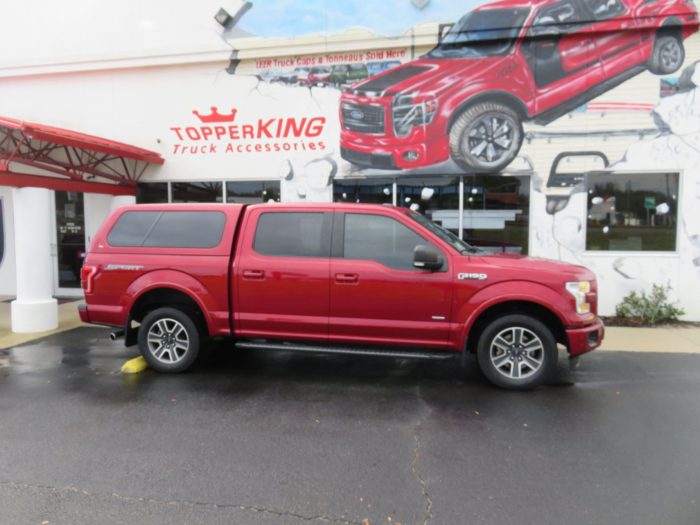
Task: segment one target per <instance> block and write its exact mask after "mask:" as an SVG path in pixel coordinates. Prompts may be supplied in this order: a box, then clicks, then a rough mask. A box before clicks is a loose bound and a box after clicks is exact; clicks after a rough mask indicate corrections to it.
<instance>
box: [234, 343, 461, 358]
mask: <svg viewBox="0 0 700 525" xmlns="http://www.w3.org/2000/svg"><path fill="white" fill-rule="evenodd" d="M235 345H236V348H246V349H248V350H282V351H285V352H299V353H308V354H330V355H360V356H371V357H393V358H395V359H424V360H433V361H441V360H445V359H452V358H454V357H455V356H456V355H457V354H456V353H455V352H451V351H449V350H436V351H433V352H426V351H415V352H412V351H402V350H386V349H373V348H362V347H351V346H313V345H303V344H293V343H288V344H285V343H256V342H252V341H239V342H237V343H236V344H235Z"/></svg>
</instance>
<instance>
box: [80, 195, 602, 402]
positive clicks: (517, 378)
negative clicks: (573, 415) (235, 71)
mask: <svg viewBox="0 0 700 525" xmlns="http://www.w3.org/2000/svg"><path fill="white" fill-rule="evenodd" d="M81 279H82V286H83V289H84V292H85V299H86V302H87V304H83V305H81V306H80V308H79V309H80V316H81V319H82V320H83V321H84V322H87V323H95V324H101V325H108V326H114V327H117V328H118V331H117V332H113V334H115V337H116V336H121V335H124V336H125V342H126V345H127V346H130V345H134V344H137V343H138V345H139V348H140V350H141V352H142V354H143V356H144V358H145V359H146V360H147V361H148V364H149V365H150V366H151V367H152V368H153V369H155V370H157V371H161V372H182V371H184V370H186V369H187V368H188V367H190V365H192V363H193V362H194V360H195V359H196V357H197V354H198V352H199V350H200V347H201V346H202V345H203V344H204V342H205V340H206V338H207V337H216V336H226V337H230V338H232V339H233V344H234V345H235V346H237V347H242V348H265V349H279V350H290V351H299V352H320V353H335V354H358V355H382V356H394V357H399V358H406V359H408V358H424V359H443V358H449V357H452V356H455V355H457V354H462V355H466V354H467V353H469V352H472V353H475V354H476V355H477V359H478V362H479V365H480V367H481V369H482V370H483V372H484V374H485V375H486V376H487V378H488V379H489V380H490V381H491V382H493V383H494V384H496V385H498V386H501V387H504V388H512V389H525V388H532V387H535V386H537V385H538V384H540V383H542V381H543V380H545V378H546V377H547V375H548V374H549V373H550V372H551V371H552V369H553V367H554V366H555V364H556V360H557V355H558V349H557V343H559V344H562V345H564V346H566V347H567V349H568V352H569V354H570V355H571V356H572V357H575V356H579V355H580V354H583V353H585V352H588V351H590V350H593V349H594V348H596V347H598V346H599V345H600V343H601V340H602V338H603V330H604V328H603V324H602V322H601V321H600V320H599V319H598V317H597V316H596V295H597V289H596V280H595V276H594V274H593V273H592V272H590V271H589V270H587V269H586V268H583V267H581V266H574V265H570V264H564V263H560V262H555V261H549V260H544V259H535V258H529V257H524V256H520V255H493V254H487V253H483V252H481V251H479V250H478V249H477V248H474V247H472V246H470V245H469V244H467V243H465V242H463V241H461V240H460V239H459V238H457V237H456V236H455V235H453V234H452V233H450V232H448V231H446V230H443V229H442V228H440V227H438V226H436V225H435V224H434V223H432V222H431V221H430V220H428V219H427V218H426V217H424V216H423V215H420V214H418V213H414V212H412V211H410V210H407V209H403V208H396V207H390V206H380V205H361V204H260V205H252V206H246V205H238V204H196V205H195V204H179V205H155V204H154V205H139V206H126V207H122V208H119V209H118V210H116V211H114V212H113V213H112V215H111V216H110V217H109V218H108V219H107V220H106V221H105V223H104V224H103V225H102V227H101V229H100V231H99V232H98V233H97V235H96V236H95V237H94V239H93V241H92V244H91V246H90V250H89V252H88V255H87V258H86V259H85V264H84V266H83V269H82V274H81Z"/></svg>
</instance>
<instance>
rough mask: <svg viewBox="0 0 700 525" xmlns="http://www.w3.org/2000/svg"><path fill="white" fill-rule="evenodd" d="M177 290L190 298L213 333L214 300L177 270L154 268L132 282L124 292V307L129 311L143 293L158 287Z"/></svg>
mask: <svg viewBox="0 0 700 525" xmlns="http://www.w3.org/2000/svg"><path fill="white" fill-rule="evenodd" d="M159 288H168V289H171V290H177V291H178V292H181V293H183V294H185V295H187V296H188V297H189V298H190V299H192V300H193V301H194V302H195V303H196V304H197V306H199V309H200V310H201V312H202V315H203V316H204V320H205V321H206V323H207V330H208V332H209V333H210V334H211V333H214V331H215V326H214V322H213V319H212V317H211V312H213V311H215V310H216V301H215V300H214V297H213V296H212V295H211V293H209V291H208V290H207V289H206V287H205V286H204V285H203V284H202V283H201V282H199V281H198V280H197V279H195V278H194V277H192V276H191V275H189V274H186V273H184V272H180V271H177V270H156V271H153V272H149V273H146V274H144V275H142V276H140V277H139V278H138V279H136V280H135V281H134V282H132V283H131V284H130V285H129V287H128V288H127V289H126V292H125V293H124V295H123V296H122V297H123V301H124V305H123V306H124V309H125V311H126V312H131V309H132V307H133V305H134V304H135V303H136V301H138V300H139V298H140V297H142V296H143V295H144V294H146V293H148V292H150V291H153V290H156V289H159Z"/></svg>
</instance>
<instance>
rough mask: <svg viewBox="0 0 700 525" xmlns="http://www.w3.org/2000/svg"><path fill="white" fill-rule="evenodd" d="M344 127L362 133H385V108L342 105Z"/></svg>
mask: <svg viewBox="0 0 700 525" xmlns="http://www.w3.org/2000/svg"><path fill="white" fill-rule="evenodd" d="M341 107H342V115H343V126H344V127H345V129H349V130H350V131H358V132H360V133H375V134H383V133H384V108H383V107H381V106H361V105H359V104H352V103H350V102H343V103H342V106H341Z"/></svg>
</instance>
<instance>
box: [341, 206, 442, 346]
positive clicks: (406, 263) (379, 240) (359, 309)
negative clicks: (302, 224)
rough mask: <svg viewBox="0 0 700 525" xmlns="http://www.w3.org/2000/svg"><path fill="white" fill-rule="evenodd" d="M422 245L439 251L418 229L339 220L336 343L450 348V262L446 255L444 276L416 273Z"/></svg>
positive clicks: (384, 218)
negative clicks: (415, 260) (416, 253)
mask: <svg viewBox="0 0 700 525" xmlns="http://www.w3.org/2000/svg"><path fill="white" fill-rule="evenodd" d="M419 244H423V245H433V247H435V246H434V243H431V242H430V241H428V240H426V239H425V238H424V237H422V236H421V235H420V234H419V233H418V231H417V229H416V230H414V229H412V228H409V227H408V226H407V225H405V224H403V223H402V222H400V221H399V220H397V219H395V218H393V217H390V216H388V215H381V214H373V213H359V212H358V213H337V214H336V216H335V222H334V227H333V250H332V256H331V268H330V273H331V285H330V286H331V288H330V291H331V294H330V298H331V302H330V324H329V333H330V339H331V340H333V341H355V342H358V343H370V344H405V345H415V346H426V347H436V348H439V347H444V346H446V345H447V339H448V328H449V320H450V303H451V300H452V281H451V273H450V272H449V269H448V264H449V262H448V260H447V258H446V257H445V256H444V254H443V259H444V260H445V263H444V266H443V268H442V269H441V270H440V271H436V272H430V271H425V270H419V269H416V268H415V267H414V266H413V253H414V249H415V247H416V246H417V245H419ZM435 249H436V250H438V251H440V252H441V251H442V250H439V249H438V248H437V247H435Z"/></svg>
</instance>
